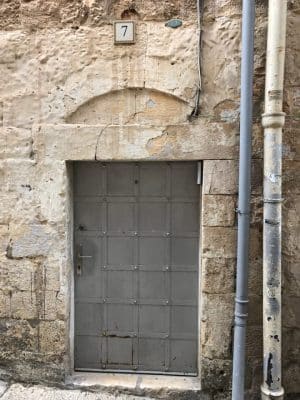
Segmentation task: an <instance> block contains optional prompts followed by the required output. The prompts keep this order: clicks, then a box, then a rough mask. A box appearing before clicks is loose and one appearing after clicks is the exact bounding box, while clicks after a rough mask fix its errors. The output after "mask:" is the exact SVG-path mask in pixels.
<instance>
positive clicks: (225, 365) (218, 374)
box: [201, 357, 232, 391]
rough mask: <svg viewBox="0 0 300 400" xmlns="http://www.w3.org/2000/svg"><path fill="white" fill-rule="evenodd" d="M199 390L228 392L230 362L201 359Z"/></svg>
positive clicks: (230, 371) (230, 370) (230, 372)
mask: <svg viewBox="0 0 300 400" xmlns="http://www.w3.org/2000/svg"><path fill="white" fill-rule="evenodd" d="M201 365H202V367H201V388H202V389H203V390H206V389H207V390H212V391H216V390H218V389H221V390H223V391H226V390H229V389H230V385H231V374H232V362H231V361H230V360H224V359H214V360H211V359H208V358H204V357H203V358H202V359H201Z"/></svg>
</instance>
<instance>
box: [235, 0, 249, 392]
mask: <svg viewBox="0 0 300 400" xmlns="http://www.w3.org/2000/svg"><path fill="white" fill-rule="evenodd" d="M254 24H255V4H254V0H244V1H243V17H242V58H241V104H240V159H239V198H238V210H237V212H238V238H237V281H236V298H235V318H234V343H233V346H234V347H233V373H232V399H233V400H243V399H244V381H245V342H246V322H247V317H248V313H247V309H248V255H249V213H250V195H251V136H252V95H253V87H252V86H253V51H254Z"/></svg>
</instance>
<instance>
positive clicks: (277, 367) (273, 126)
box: [261, 0, 287, 400]
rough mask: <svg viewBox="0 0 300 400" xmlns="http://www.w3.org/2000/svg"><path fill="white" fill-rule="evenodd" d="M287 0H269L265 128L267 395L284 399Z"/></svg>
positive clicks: (268, 398) (263, 391)
mask: <svg viewBox="0 0 300 400" xmlns="http://www.w3.org/2000/svg"><path fill="white" fill-rule="evenodd" d="M286 12H287V1H286V0H269V13H268V39H267V59H266V84H265V112H264V114H263V116H262V125H263V127H264V222H263V228H264V229H263V337H264V338H263V341H264V343H263V347H264V366H263V371H264V372H263V384H262V386H261V394H262V399H263V400H271V399H283V394H284V390H283V387H282V382H281V342H282V340H281V339H282V335H281V202H282V193H281V169H282V168H281V164H282V160H281V159H282V128H283V126H284V119H285V114H284V113H283V112H282V100H283V79H284V61H285V35H286Z"/></svg>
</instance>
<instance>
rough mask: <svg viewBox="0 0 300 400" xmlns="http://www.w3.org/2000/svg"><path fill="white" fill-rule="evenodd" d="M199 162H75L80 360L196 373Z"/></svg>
mask: <svg viewBox="0 0 300 400" xmlns="http://www.w3.org/2000/svg"><path fill="white" fill-rule="evenodd" d="M199 196H200V190H199V186H198V185H197V163H194V162H147V163H146V162H142V163H133V162H132V163H99V162H78V163H75V165H74V209H75V368H76V369H77V370H119V371H131V372H132V371H138V372H143V371H145V372H146V371H149V372H150V371H151V372H159V373H173V374H195V373H197V336H198V335H197V334H198V254H199Z"/></svg>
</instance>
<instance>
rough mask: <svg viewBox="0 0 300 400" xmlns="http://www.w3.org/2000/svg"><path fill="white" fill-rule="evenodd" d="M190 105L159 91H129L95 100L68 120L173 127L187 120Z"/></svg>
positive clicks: (88, 102)
mask: <svg viewBox="0 0 300 400" xmlns="http://www.w3.org/2000/svg"><path fill="white" fill-rule="evenodd" d="M190 113H191V106H190V105H189V104H188V103H187V102H186V101H184V100H182V99H181V98H179V97H177V96H174V95H171V94H169V93H165V92H162V91H158V90H153V89H146V88H126V89H120V90H115V91H111V92H108V93H105V94H102V95H99V96H95V97H92V98H91V99H89V100H88V101H85V102H84V103H83V104H81V105H80V106H78V108H76V109H75V110H74V111H73V112H72V113H70V114H69V115H67V116H66V117H65V122H66V123H68V124H84V125H98V124H100V125H107V124H111V125H134V124H140V125H159V126H164V125H174V124H181V123H184V122H186V121H187V116H188V115H189V114H190Z"/></svg>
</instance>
